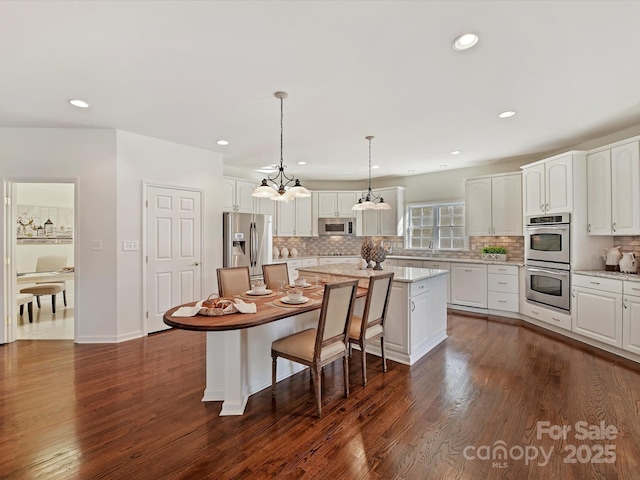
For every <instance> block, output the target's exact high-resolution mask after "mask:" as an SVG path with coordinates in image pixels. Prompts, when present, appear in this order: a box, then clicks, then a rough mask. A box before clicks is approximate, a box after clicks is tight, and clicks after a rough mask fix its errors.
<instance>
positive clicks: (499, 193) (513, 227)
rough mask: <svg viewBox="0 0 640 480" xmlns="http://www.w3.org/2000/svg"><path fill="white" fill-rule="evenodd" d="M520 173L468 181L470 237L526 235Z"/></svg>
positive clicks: (466, 207) (466, 184) (467, 199)
mask: <svg viewBox="0 0 640 480" xmlns="http://www.w3.org/2000/svg"><path fill="white" fill-rule="evenodd" d="M521 202H522V176H521V174H520V173H512V174H506V175H495V176H491V177H481V178H472V179H468V180H467V181H466V182H465V212H466V215H465V216H466V219H465V228H466V233H467V235H469V236H487V235H522V205H521Z"/></svg>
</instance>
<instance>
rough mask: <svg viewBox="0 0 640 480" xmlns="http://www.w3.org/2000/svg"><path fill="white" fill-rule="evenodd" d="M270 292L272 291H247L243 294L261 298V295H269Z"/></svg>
mask: <svg viewBox="0 0 640 480" xmlns="http://www.w3.org/2000/svg"><path fill="white" fill-rule="evenodd" d="M272 291H273V290H269V289H266V290H265V291H263V292H254V291H253V290H247V291H246V292H245V293H246V294H247V295H257V296H262V295H269V294H270V293H271V292H272Z"/></svg>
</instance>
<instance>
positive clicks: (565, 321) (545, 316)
mask: <svg viewBox="0 0 640 480" xmlns="http://www.w3.org/2000/svg"><path fill="white" fill-rule="evenodd" d="M522 313H524V314H525V315H527V316H528V317H531V318H535V319H536V320H540V321H543V322H545V323H548V324H550V325H554V326H556V327H560V328H563V329H565V330H568V331H571V315H570V314H569V313H560V312H559V311H557V310H555V309H551V308H545V307H543V306H542V305H539V304H534V303H529V302H526V301H525V302H524V304H523V306H522Z"/></svg>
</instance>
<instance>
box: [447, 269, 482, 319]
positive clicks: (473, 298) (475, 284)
mask: <svg viewBox="0 0 640 480" xmlns="http://www.w3.org/2000/svg"><path fill="white" fill-rule="evenodd" d="M450 272H451V303H452V304H454V305H464V306H468V307H479V308H487V265H483V264H477V263H452V264H451V270H450Z"/></svg>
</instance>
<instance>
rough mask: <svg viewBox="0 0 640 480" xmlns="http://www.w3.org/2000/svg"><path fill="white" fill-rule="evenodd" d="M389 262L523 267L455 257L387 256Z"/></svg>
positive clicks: (494, 261)
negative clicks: (426, 261) (414, 261)
mask: <svg viewBox="0 0 640 480" xmlns="http://www.w3.org/2000/svg"><path fill="white" fill-rule="evenodd" d="M387 259H390V260H428V261H431V262H452V263H480V264H483V265H516V266H518V267H524V262H509V261H507V262H499V261H496V260H482V259H480V258H457V257H418V256H415V255H393V254H392V255H387Z"/></svg>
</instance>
